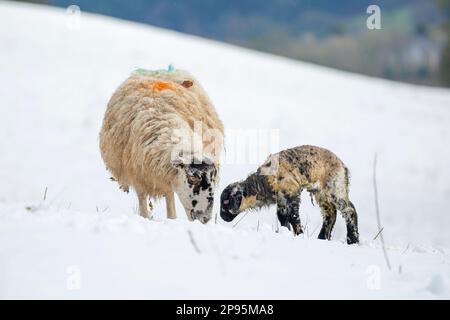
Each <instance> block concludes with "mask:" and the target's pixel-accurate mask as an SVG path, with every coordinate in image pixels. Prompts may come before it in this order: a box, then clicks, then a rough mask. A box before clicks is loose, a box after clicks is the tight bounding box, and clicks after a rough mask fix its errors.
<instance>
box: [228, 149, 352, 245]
mask: <svg viewBox="0 0 450 320" xmlns="http://www.w3.org/2000/svg"><path fill="white" fill-rule="evenodd" d="M304 189H306V190H307V191H308V192H309V193H310V195H311V198H312V199H313V198H314V199H315V200H316V202H317V203H318V204H319V206H320V208H321V211H322V216H323V224H322V229H321V230H320V233H319V239H327V240H330V239H331V232H332V230H333V227H334V224H335V222H336V209H337V210H339V211H340V212H341V214H342V216H343V217H344V219H345V222H346V225H347V243H348V244H354V243H358V242H359V233H358V217H357V213H356V209H355V206H354V205H353V203H352V202H351V201H350V199H349V195H348V192H349V172H348V169H347V167H346V166H345V165H344V163H343V162H342V161H341V160H340V159H339V158H338V157H337V156H336V155H335V154H333V153H332V152H331V151H329V150H326V149H323V148H320V147H316V146H308V145H305V146H299V147H296V148H292V149H287V150H283V151H281V152H279V153H277V154H273V155H270V156H269V157H268V158H267V160H266V161H265V162H264V164H263V165H261V166H260V167H259V168H258V170H257V171H256V172H255V173H252V174H250V175H249V176H248V177H247V179H245V180H244V181H240V182H236V183H232V184H230V185H229V186H227V187H226V188H225V189H224V191H223V192H222V194H221V197H220V216H221V217H222V219H223V220H225V221H227V222H230V221H232V220H233V219H234V218H235V217H236V216H237V215H238V214H239V213H241V212H243V211H246V210H249V209H258V208H262V207H265V206H270V205H272V204H276V205H277V216H278V220H279V221H280V224H281V225H282V226H284V227H287V228H289V229H290V225H292V228H293V232H294V234H295V235H298V234H301V233H303V230H302V226H301V223H300V216H299V205H300V194H301V192H302V190H304ZM289 224H290V225H289Z"/></svg>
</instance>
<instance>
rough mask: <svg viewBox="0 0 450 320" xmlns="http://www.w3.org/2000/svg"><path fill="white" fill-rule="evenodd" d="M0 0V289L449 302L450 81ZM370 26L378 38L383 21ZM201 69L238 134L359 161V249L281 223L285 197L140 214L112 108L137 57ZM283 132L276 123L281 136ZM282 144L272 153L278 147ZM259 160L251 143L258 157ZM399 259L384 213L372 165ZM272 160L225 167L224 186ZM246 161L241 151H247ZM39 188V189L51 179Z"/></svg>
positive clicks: (309, 215)
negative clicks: (108, 113)
mask: <svg viewBox="0 0 450 320" xmlns="http://www.w3.org/2000/svg"><path fill="white" fill-rule="evenodd" d="M67 21H68V19H67V15H66V12H65V11H64V10H61V9H55V8H48V7H43V6H33V5H24V4H15V3H14V4H13V3H9V2H0V29H1V30H2V31H1V32H0V97H1V104H0V132H1V136H0V298H3V299H5V298H6V299H9V298H64V299H71V298H149V299H156V298H194V299H197V298H203V299H213V298H234V299H240V298H268V299H271V298H274V299H278V298H287V299H291V298H292V299H299V298H301V299H308V298H357V299H366V298H376V299H382V298H389V299H390V298H393V299H398V298H408V299H409V298H410V299H417V298H427V299H436V298H437V299H448V298H450V232H449V231H448V228H449V227H450V209H449V208H450V170H449V165H450V148H449V146H448V145H449V142H448V141H450V90H444V89H436V88H426V87H420V86H412V85H406V84H399V83H395V82H389V81H384V80H378V79H371V78H367V77H364V76H359V75H354V74H348V73H344V72H339V71H335V70H330V69H326V68H322V67H318V66H313V65H309V64H305V63H300V62H295V61H291V60H288V59H283V58H279V57H276V56H271V55H267V54H262V53H257V52H253V51H249V50H245V49H241V48H237V47H233V46H229V45H225V44H221V43H217V42H213V41H209V40H204V39H200V38H196V37H192V36H187V35H183V34H179V33H175V32H171V31H167V30H161V29H158V28H152V27H148V26H143V25H139V24H134V23H129V22H124V21H120V20H116V19H111V18H106V17H101V16H95V15H89V14H84V13H82V16H81V19H80V21H79V28H76V25H75V28H74V25H72V24H69V25H68V24H67ZM374 32H376V31H374ZM170 63H173V64H174V65H175V67H178V68H183V69H187V70H190V71H191V72H192V73H193V74H194V75H196V77H197V78H198V79H199V80H200V81H201V82H202V84H203V86H204V87H205V88H206V90H207V91H208V92H209V94H210V96H211V98H212V100H213V101H214V103H215V105H216V108H217V111H218V113H219V115H220V116H221V118H222V120H223V121H224V124H225V127H226V129H227V136H226V139H227V140H226V143H227V152H228V151H229V150H232V149H233V145H234V141H235V138H234V137H235V136H236V135H237V134H238V135H240V136H241V138H240V139H241V140H245V138H242V137H245V136H251V135H252V134H255V132H256V133H258V134H260V136H261V137H262V138H260V139H259V140H258V141H259V142H260V143H261V144H263V145H267V143H268V142H269V138H268V136H269V134H270V133H272V134H273V133H274V132H278V137H279V140H278V145H276V143H275V144H274V145H272V147H274V148H275V149H277V150H278V149H283V148H287V147H292V146H296V145H301V144H315V145H318V146H322V147H326V148H328V149H330V150H332V151H334V152H335V153H336V154H337V155H339V156H340V157H341V158H342V159H343V161H344V162H345V163H346V164H347V166H348V167H349V168H350V171H351V176H352V180H351V181H352V183H351V193H350V196H351V199H352V201H353V203H354V204H355V206H356V208H357V210H358V213H359V221H360V235H361V240H362V241H361V244H360V245H359V246H347V245H346V244H344V239H345V224H344V223H343V219H342V218H341V217H340V216H339V217H338V220H337V224H336V231H335V233H334V237H333V241H320V240H316V237H317V235H318V232H319V229H320V223H321V216H320V213H319V209H318V208H317V207H313V206H312V205H311V203H310V201H309V197H308V196H307V195H306V194H305V195H304V197H303V203H302V205H301V207H300V211H301V218H302V223H303V224H304V225H305V228H306V230H307V232H306V233H305V235H302V236H299V237H296V238H294V237H293V236H292V234H291V233H290V232H288V231H287V230H284V229H281V230H280V231H279V232H276V230H277V229H278V226H277V224H276V219H275V213H274V210H275V208H272V209H270V210H264V211H261V212H260V213H253V212H252V213H249V214H248V215H246V216H245V217H244V218H243V220H242V221H241V222H239V223H238V224H237V225H235V223H236V222H237V220H239V218H237V219H236V220H235V221H234V222H233V223H229V224H227V223H225V222H224V221H221V220H220V218H219V219H218V220H219V221H218V223H217V224H215V223H214V220H213V221H211V222H209V223H208V224H207V225H201V224H200V223H198V222H192V223H191V222H188V221H187V219H186V216H185V214H184V212H183V209H182V207H181V205H180V204H179V203H177V212H178V219H177V220H170V221H169V220H167V219H165V210H164V209H165V204H164V202H161V203H158V204H157V206H156V213H155V218H154V220H152V221H150V220H144V219H142V218H140V217H139V216H138V215H137V214H136V200H135V197H134V195H132V194H129V195H127V194H125V193H123V192H121V191H119V189H118V187H117V185H116V184H115V183H113V182H111V181H109V175H108V172H107V171H106V170H105V167H104V165H103V162H102V160H101V158H100V154H99V150H98V132H99V129H100V125H101V120H102V117H103V113H104V110H105V108H106V104H107V101H108V99H109V97H110V96H111V94H112V92H113V91H114V90H115V88H116V87H117V86H118V85H119V84H120V83H121V81H123V80H124V79H125V78H126V77H127V76H128V74H129V73H130V72H131V71H132V70H134V69H135V68H137V67H142V68H147V69H157V68H164V67H166V66H167V65H168V64H170ZM277 130H278V131H277ZM273 151H275V150H273ZM250 153H252V152H250ZM375 153H377V154H378V189H379V197H380V210H381V215H382V224H383V227H384V231H383V234H384V237H385V240H386V243H387V247H388V255H389V258H390V262H391V265H392V270H390V271H389V270H388V269H387V267H386V264H385V262H384V258H383V253H382V250H381V246H380V242H379V239H376V240H375V241H374V240H373V238H374V237H375V235H376V234H377V232H378V228H377V224H376V216H375V210H374V199H373V187H372V165H373V157H374V154H375ZM267 154H268V151H267V152H266V153H265V154H261V155H260V156H259V157H257V159H256V160H255V159H251V157H248V159H247V160H246V161H243V163H239V162H237V161H225V164H224V165H223V167H222V176H221V186H220V187H219V189H218V190H217V192H216V203H215V212H217V211H218V201H217V199H218V196H219V195H220V191H221V190H222V189H223V188H224V187H225V186H226V185H227V184H228V183H230V182H234V181H236V180H239V179H242V178H244V177H245V176H246V175H247V174H248V173H249V172H250V171H252V170H254V169H255V168H256V167H257V163H258V162H261V161H262V160H263V159H264V158H265V157H266V156H267ZM244 160H245V159H244ZM46 189H47V192H46V197H45V200H43V198H44V193H45V190H46Z"/></svg>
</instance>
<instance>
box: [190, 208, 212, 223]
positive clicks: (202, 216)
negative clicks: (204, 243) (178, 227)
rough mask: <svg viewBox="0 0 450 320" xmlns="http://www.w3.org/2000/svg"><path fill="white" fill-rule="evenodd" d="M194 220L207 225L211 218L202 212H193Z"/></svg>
mask: <svg viewBox="0 0 450 320" xmlns="http://www.w3.org/2000/svg"><path fill="white" fill-rule="evenodd" d="M194 219H197V220H199V221H200V222H201V223H207V222H208V221H209V220H210V219H211V216H210V215H208V214H206V213H204V212H202V211H195V212H194Z"/></svg>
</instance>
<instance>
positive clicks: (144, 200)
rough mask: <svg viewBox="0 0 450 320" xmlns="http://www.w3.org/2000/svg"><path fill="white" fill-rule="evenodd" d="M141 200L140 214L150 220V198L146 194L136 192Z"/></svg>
mask: <svg viewBox="0 0 450 320" xmlns="http://www.w3.org/2000/svg"><path fill="white" fill-rule="evenodd" d="M136 193H137V196H138V200H139V214H140V215H141V216H142V217H144V218H148V217H149V215H148V203H147V200H148V196H147V194H146V193H144V192H136Z"/></svg>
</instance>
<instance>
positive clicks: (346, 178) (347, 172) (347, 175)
mask: <svg viewBox="0 0 450 320" xmlns="http://www.w3.org/2000/svg"><path fill="white" fill-rule="evenodd" d="M344 171H345V185H346V186H347V187H349V186H350V171H349V170H348V168H347V167H346V166H344Z"/></svg>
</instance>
